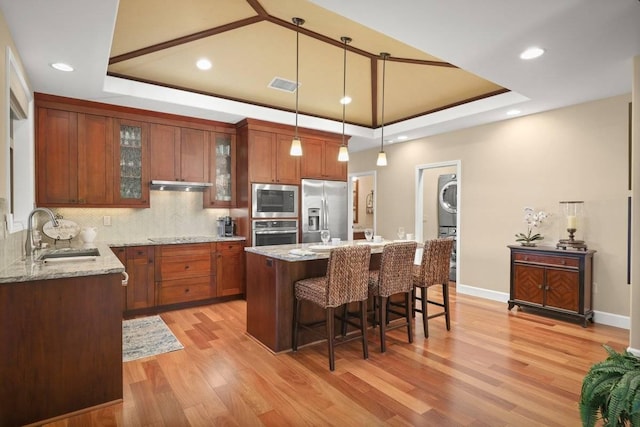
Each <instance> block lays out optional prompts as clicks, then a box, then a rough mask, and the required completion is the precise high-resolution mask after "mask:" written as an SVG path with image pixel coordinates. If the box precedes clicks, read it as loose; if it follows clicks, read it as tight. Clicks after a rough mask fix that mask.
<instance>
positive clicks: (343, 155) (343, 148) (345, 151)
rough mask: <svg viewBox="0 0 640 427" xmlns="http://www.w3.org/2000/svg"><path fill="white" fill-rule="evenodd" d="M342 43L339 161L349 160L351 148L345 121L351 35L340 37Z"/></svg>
mask: <svg viewBox="0 0 640 427" xmlns="http://www.w3.org/2000/svg"><path fill="white" fill-rule="evenodd" d="M340 40H342V43H344V60H343V67H342V70H343V78H342V99H341V100H340V103H341V104H342V145H340V151H338V161H339V162H348V161H349V148H348V147H347V144H345V135H344V123H345V113H346V108H347V44H349V43H351V38H350V37H346V36H343V37H340Z"/></svg>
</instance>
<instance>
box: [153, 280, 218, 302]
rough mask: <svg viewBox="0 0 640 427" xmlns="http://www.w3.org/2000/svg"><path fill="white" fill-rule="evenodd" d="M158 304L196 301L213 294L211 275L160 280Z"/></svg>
mask: <svg viewBox="0 0 640 427" xmlns="http://www.w3.org/2000/svg"><path fill="white" fill-rule="evenodd" d="M158 291H159V292H158V304H160V305H165V304H176V303H180V302H188V301H197V300H202V299H206V298H210V297H212V296H214V295H215V294H214V292H213V288H212V286H211V277H193V278H187V279H179V280H168V281H164V282H160V286H159V289H158Z"/></svg>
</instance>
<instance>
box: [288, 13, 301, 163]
mask: <svg viewBox="0 0 640 427" xmlns="http://www.w3.org/2000/svg"><path fill="white" fill-rule="evenodd" d="M292 21H293V23H294V24H296V132H295V135H294V136H293V140H292V141H291V149H290V150H289V154H290V155H292V156H302V143H301V142H300V138H299V137H298V90H299V89H300V81H299V79H298V72H299V69H300V66H299V62H300V25H304V19H302V18H293V19H292Z"/></svg>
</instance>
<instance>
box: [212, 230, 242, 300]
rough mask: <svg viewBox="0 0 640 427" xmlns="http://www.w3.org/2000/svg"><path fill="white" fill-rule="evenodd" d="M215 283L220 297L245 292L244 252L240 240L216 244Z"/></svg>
mask: <svg viewBox="0 0 640 427" xmlns="http://www.w3.org/2000/svg"><path fill="white" fill-rule="evenodd" d="M216 246H217V249H216V258H217V260H216V283H217V294H218V296H220V297H223V296H231V295H242V294H244V293H245V254H244V243H243V242H241V241H233V242H218V243H217V244H216Z"/></svg>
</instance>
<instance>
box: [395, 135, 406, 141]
mask: <svg viewBox="0 0 640 427" xmlns="http://www.w3.org/2000/svg"><path fill="white" fill-rule="evenodd" d="M408 138H409V137H408V136H407V135H400V136H399V137H398V141H404V140H406V139H408Z"/></svg>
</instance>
